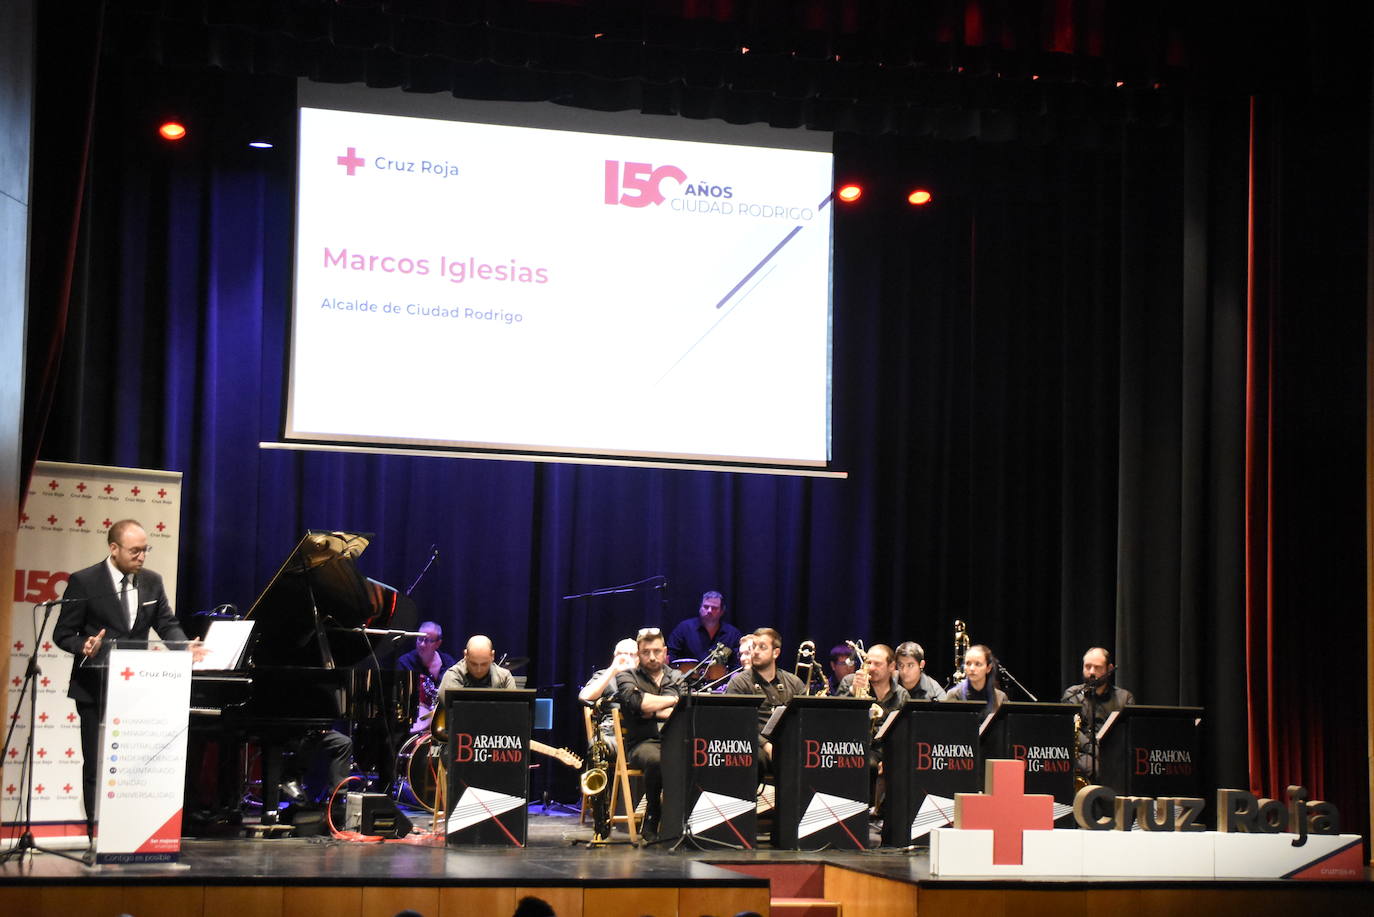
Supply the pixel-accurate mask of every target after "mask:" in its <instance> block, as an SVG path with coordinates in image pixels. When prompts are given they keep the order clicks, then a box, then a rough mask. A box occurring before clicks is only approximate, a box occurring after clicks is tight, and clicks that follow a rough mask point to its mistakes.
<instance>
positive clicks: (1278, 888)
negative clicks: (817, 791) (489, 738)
mask: <svg viewBox="0 0 1374 917" xmlns="http://www.w3.org/2000/svg"><path fill="white" fill-rule="evenodd" d="M923 873H924V874H923ZM525 895H536V896H538V897H540V898H543V899H544V900H546V901H548V902H549V903H550V904H551V905H552V906H553V908H554V910H555V911H556V913H558V914H559V915H560V917H643V915H653V917H702V915H713V917H732V915H735V914H738V913H740V912H744V911H754V912H757V913H759V914H763V915H768V914H770V913H771V914H775V915H778V917H785V915H799V914H804V913H805V914H817V915H821V914H836V915H840V914H848V915H851V917H910V915H921V917H945V915H949V917H955V915H957V917H969V915H976V917H1000V915H1004V914H1005V915H1013V914H1014V915H1017V917H1025V915H1031V917H1035V915H1045V917H1078V915H1082V917H1089V915H1100V914H1103V913H1131V914H1180V915H1183V914H1190V915H1191V914H1197V913H1207V914H1209V915H1237V917H1239V915H1247V917H1250V915H1256V914H1286V915H1291V914H1293V913H1312V912H1314V911H1315V910H1316V909H1317V908H1330V909H1331V912H1332V913H1342V914H1353V913H1374V883H1371V882H1368V881H1365V882H1340V883H1309V882H1304V883H1298V882H1203V881H1189V880H1177V881H1148V882H1147V881H1140V880H1122V881H1100V880H1099V881H1060V880H1053V881H1051V880H1044V881H1041V880H1018V881H1008V880H988V881H970V880H961V881H950V880H938V879H932V878H930V876H929V871H928V864H926V863H925V862H924V858H923V855H921V854H915V855H902V854H897V853H873V852H869V853H867V854H865V853H858V852H850V853H843V852H838V851H827V852H824V853H816V852H782V851H744V852H739V853H736V852H733V851H714V852H701V851H697V852H690V853H689V852H686V851H679V852H677V853H669V852H666V851H659V850H638V849H634V848H629V847H612V848H606V849H599V850H584V849H580V848H567V849H558V848H548V847H540V848H531V849H526V850H492V849H486V848H482V849H473V850H454V849H449V850H444V849H442V848H417V847H408V846H403V845H402V846H398V845H357V844H340V843H337V842H324V843H322V842H319V841H315V842H307V841H297V840H278V841H244V840H232V841H231V840H217V841H188V842H187V843H186V844H185V848H184V855H183V861H182V862H181V863H180V864H175V865H172V866H166V865H164V866H152V865H148V866H107V867H101V868H97V869H90V868H87V867H84V866H82V865H80V864H76V863H72V862H70V861H67V860H63V859H60V858H57V857H54V856H52V855H50V854H38V855H35V856H32V857H29V858H28V859H26V860H25V861H24V863H23V864H22V865H20V864H8V865H5V866H3V867H0V914H6V915H10V914H13V915H19V917H75V915H81V917H104V915H110V917H113V915H121V914H128V915H131V917H148V915H162V914H175V915H188V917H198V915H200V917H277V915H281V917H287V915H290V917H297V915H303V917H314V915H319V917H393V915H395V914H397V913H398V912H399V911H402V910H406V909H409V910H412V911H415V912H417V913H419V914H422V915H424V917H459V915H463V917H467V915H477V917H505V915H509V914H511V913H512V912H513V911H514V910H515V906H516V902H517V901H518V900H519V899H520V898H521V897H523V896H525ZM798 898H807V899H813V900H816V901H829V902H833V903H837V904H839V905H840V907H839V908H835V907H834V905H833V904H832V905H830V906H829V909H821V910H810V911H804V910H799V909H797V904H784V903H783V901H782V900H779V901H777V902H776V904H773V903H772V899H793V900H794V899H798Z"/></svg>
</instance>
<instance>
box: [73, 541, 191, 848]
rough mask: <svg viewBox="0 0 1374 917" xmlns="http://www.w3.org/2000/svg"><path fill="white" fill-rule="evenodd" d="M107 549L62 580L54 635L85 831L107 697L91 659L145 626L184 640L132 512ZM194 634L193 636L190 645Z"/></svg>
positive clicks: (91, 813) (140, 636)
mask: <svg viewBox="0 0 1374 917" xmlns="http://www.w3.org/2000/svg"><path fill="white" fill-rule="evenodd" d="M108 543H109V549H110V556H109V557H107V558H105V559H104V560H102V561H101V562H100V563H98V564H94V565H92V566H90V567H87V568H86V569H84V570H78V571H77V572H75V573H73V574H72V575H71V578H70V579H69V580H68V581H67V592H66V594H65V595H64V596H63V600H64V602H65V604H64V605H63V606H62V613H61V614H60V615H59V616H58V618H57V626H56V627H55V628H54V630H53V640H54V642H55V643H57V645H58V646H60V647H62V649H64V650H66V651H67V652H69V653H71V654H72V655H73V656H75V657H76V659H75V660H74V661H73V662H72V678H71V684H70V685H69V687H68V688H67V696H68V697H70V698H71V699H72V700H74V701H76V712H77V715H78V716H79V717H80V718H81V755H82V759H83V760H82V790H83V799H84V800H85V803H86V832H87V834H91V833H93V832H92V829H93V827H94V821H95V791H96V780H97V769H98V766H99V763H100V721H101V719H102V718H103V717H102V714H103V708H104V702H105V697H104V695H105V669H104V667H103V666H100V665H96V664H95V663H96V662H97V660H96V658H94V657H97V656H99V654H100V651H101V647H102V645H103V644H104V642H105V641H106V640H125V639H131V640H147V639H148V630H149V628H152V629H155V630H156V631H157V633H158V636H159V637H161V638H162V639H163V640H185V639H186V633H185V631H183V630H182V629H181V625H180V624H178V623H177V619H176V615H174V614H173V613H172V606H171V603H170V602H168V601H167V593H166V591H165V590H164V589H163V588H162V577H161V576H159V575H158V574H156V573H154V572H153V571H151V570H145V569H143V563H144V560H145V559H146V558H147V556H148V552H149V551H150V550H152V549H151V548H150V547H148V533H147V532H145V531H144V530H143V526H141V525H139V524H138V523H137V522H135V521H134V520H132V519H122V520H120V521H119V522H116V523H115V524H114V525H112V526H110V534H109V539H108ZM73 600H76V601H73ZM198 645H199V641H197V642H196V644H193V651H195V649H197V648H198Z"/></svg>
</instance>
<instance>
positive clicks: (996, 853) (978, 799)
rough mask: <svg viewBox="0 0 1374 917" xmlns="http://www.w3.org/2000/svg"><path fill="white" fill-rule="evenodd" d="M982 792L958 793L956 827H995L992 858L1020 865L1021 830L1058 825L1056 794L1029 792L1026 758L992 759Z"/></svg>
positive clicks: (999, 862)
mask: <svg viewBox="0 0 1374 917" xmlns="http://www.w3.org/2000/svg"><path fill="white" fill-rule="evenodd" d="M984 774H985V776H984V780H983V785H984V786H985V787H987V793H986V795H984V794H982V793H955V794H954V827H956V828H962V829H965V830H973V829H979V828H981V829H984V830H991V831H992V862H993V863H994V864H996V865H1000V866H1017V865H1020V864H1021V863H1022V862H1023V860H1022V844H1021V842H1022V837H1021V832H1022V831H1026V830H1033V831H1049V830H1052V829H1053V828H1054V797H1053V796H1049V795H1046V794H1035V795H1031V796H1027V795H1026V762H1024V761H1015V760H1012V761H1003V760H996V759H994V760H990V761H988V762H987V769H986V771H984Z"/></svg>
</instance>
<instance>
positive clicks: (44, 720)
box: [38, 713, 48, 726]
mask: <svg viewBox="0 0 1374 917" xmlns="http://www.w3.org/2000/svg"><path fill="white" fill-rule="evenodd" d="M38 722H40V723H42V724H43V725H45V726H46V725H47V724H48V715H47V714H46V713H40V714H38Z"/></svg>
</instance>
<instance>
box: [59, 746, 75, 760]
mask: <svg viewBox="0 0 1374 917" xmlns="http://www.w3.org/2000/svg"><path fill="white" fill-rule="evenodd" d="M62 754H64V755H66V756H67V757H68V758H70V757H71V756H72V755H74V754H76V749H75V748H69V749H67V750H66V751H64V752H62Z"/></svg>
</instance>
